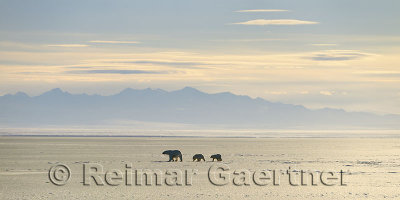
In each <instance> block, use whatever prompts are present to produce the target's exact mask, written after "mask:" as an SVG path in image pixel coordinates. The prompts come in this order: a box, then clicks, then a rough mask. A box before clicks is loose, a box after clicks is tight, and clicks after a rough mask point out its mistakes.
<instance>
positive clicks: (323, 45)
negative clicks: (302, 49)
mask: <svg viewBox="0 0 400 200" xmlns="http://www.w3.org/2000/svg"><path fill="white" fill-rule="evenodd" d="M311 45H312V46H322V47H325V46H337V44H311Z"/></svg>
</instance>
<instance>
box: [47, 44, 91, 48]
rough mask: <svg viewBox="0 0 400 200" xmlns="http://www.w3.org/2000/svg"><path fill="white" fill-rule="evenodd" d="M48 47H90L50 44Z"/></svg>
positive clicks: (85, 45)
mask: <svg viewBox="0 0 400 200" xmlns="http://www.w3.org/2000/svg"><path fill="white" fill-rule="evenodd" d="M47 46H48V47H88V46H89V45H87V44H49V45H47Z"/></svg>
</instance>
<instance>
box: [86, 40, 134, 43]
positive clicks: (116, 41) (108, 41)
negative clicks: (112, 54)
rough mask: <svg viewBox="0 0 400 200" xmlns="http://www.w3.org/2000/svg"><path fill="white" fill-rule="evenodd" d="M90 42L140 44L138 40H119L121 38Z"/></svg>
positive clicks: (92, 41)
mask: <svg viewBox="0 0 400 200" xmlns="http://www.w3.org/2000/svg"><path fill="white" fill-rule="evenodd" d="M89 42H90V43H99V44H138V43H140V42H138V41H119V40H91V41H89Z"/></svg>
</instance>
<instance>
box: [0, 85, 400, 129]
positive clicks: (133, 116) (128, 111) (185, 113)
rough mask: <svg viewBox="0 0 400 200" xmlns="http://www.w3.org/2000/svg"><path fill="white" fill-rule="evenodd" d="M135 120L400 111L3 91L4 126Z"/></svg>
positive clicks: (334, 124)
mask: <svg viewBox="0 0 400 200" xmlns="http://www.w3.org/2000/svg"><path fill="white" fill-rule="evenodd" d="M129 121H135V122H162V123H179V124H192V125H197V126H224V127H230V128H271V129H314V128H327V129H345V128H354V129H356V128H359V129H370V128H380V129H382V128H383V129H398V128H399V127H400V116H399V115H384V116H382V115H376V114H372V113H365V112H346V111H344V110H340V109H329V108H325V109H317V110H311V109H307V108H305V107H303V106H300V105H291V104H283V103H273V102H269V101H267V100H264V99H261V98H250V97H248V96H241V95H235V94H232V93H229V92H223V93H216V94H208V93H204V92H201V91H199V90H197V89H194V88H191V87H185V88H183V89H181V90H177V91H171V92H168V91H165V90H161V89H144V90H135V89H130V88H128V89H125V90H123V91H121V92H120V93H118V94H115V95H111V96H101V95H87V94H70V93H68V92H64V91H62V90H61V89H59V88H56V89H53V90H50V91H48V92H45V93H43V94H41V95H39V96H34V97H30V96H28V95H27V94H25V93H22V92H18V93H16V94H13V95H12V94H7V95H4V96H0V125H1V126H31V125H32V126H40V125H88V124H90V125H104V124H110V125H112V124H113V123H119V122H125V123H126V122H129ZM127 124H128V125H129V123H127ZM132 128H135V127H132Z"/></svg>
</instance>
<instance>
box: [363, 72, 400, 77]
mask: <svg viewBox="0 0 400 200" xmlns="http://www.w3.org/2000/svg"><path fill="white" fill-rule="evenodd" d="M356 74H362V75H366V76H373V77H387V78H399V77H400V72H399V71H362V72H357V73H356Z"/></svg>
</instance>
